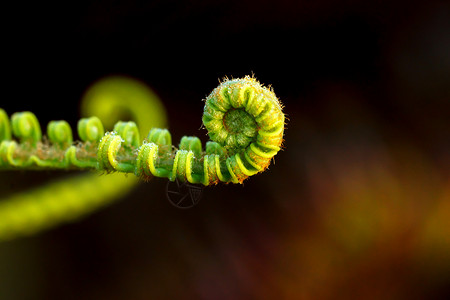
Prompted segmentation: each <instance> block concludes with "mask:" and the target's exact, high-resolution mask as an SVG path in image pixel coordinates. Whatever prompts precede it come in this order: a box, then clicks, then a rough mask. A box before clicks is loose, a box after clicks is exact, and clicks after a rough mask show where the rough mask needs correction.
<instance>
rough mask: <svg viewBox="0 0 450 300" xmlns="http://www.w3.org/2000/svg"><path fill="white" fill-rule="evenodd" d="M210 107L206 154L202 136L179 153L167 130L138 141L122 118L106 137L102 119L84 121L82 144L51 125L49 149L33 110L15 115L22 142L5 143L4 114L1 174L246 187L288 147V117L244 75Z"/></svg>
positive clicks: (65, 128) (212, 98)
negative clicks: (114, 176)
mask: <svg viewBox="0 0 450 300" xmlns="http://www.w3.org/2000/svg"><path fill="white" fill-rule="evenodd" d="M205 102H206V103H205V109H204V114H203V123H204V126H205V127H206V129H208V131H209V136H210V138H211V140H212V141H210V142H207V144H206V148H205V150H203V147H202V145H201V142H200V139H199V138H197V137H188V136H185V137H183V138H182V139H181V141H180V144H179V147H178V149H176V148H174V147H173V146H172V138H171V135H170V133H169V131H168V130H167V129H159V128H153V129H152V130H150V132H149V134H148V135H147V137H146V139H145V140H144V142H143V143H141V139H140V133H139V129H138V127H137V125H136V123H134V122H132V121H130V122H121V121H120V122H118V123H116V125H115V126H114V130H113V131H110V132H106V134H104V131H103V125H102V123H101V121H100V120H99V119H98V118H97V117H91V118H86V119H81V120H80V121H79V123H78V134H79V136H80V138H81V140H82V142H81V143H80V144H78V145H73V144H72V139H73V138H72V132H71V129H70V126H69V125H68V124H67V123H66V122H65V121H52V122H50V123H49V125H48V127H47V135H48V138H49V141H50V145H48V144H45V143H42V142H41V137H42V135H41V129H40V127H39V123H38V121H37V119H36V117H35V116H34V115H33V114H32V113H31V112H22V113H16V114H13V115H12V117H11V125H12V126H11V128H12V133H13V135H14V136H15V137H16V138H17V139H18V140H19V143H17V142H16V141H13V140H8V139H7V138H9V137H10V136H11V134H10V132H9V128H8V125H7V124H8V122H7V121H5V120H4V117H3V120H2V121H1V122H2V124H5V125H4V126H3V129H2V132H4V133H3V135H4V136H5V138H4V140H3V141H2V143H1V145H0V169H95V170H98V171H108V172H122V173H133V174H135V175H136V176H138V177H144V178H148V177H151V176H156V177H166V178H168V179H169V180H172V181H173V180H175V179H179V180H181V181H188V182H190V183H201V184H204V185H211V184H214V183H217V182H219V181H222V182H233V183H241V182H242V181H243V180H244V179H246V178H247V177H249V176H252V175H254V174H256V173H259V172H262V171H264V170H265V169H266V168H267V166H268V165H269V164H270V160H271V159H272V158H273V157H274V156H275V155H276V154H277V152H278V151H279V150H280V147H281V144H282V142H283V132H284V122H285V119H284V114H283V112H282V107H281V105H280V103H279V101H278V99H277V98H276V96H275V94H274V93H273V91H271V90H270V89H267V88H265V87H263V86H262V85H260V84H259V83H258V82H257V81H256V80H255V79H254V78H251V77H245V78H243V79H233V80H227V81H225V82H223V83H222V84H220V85H219V86H218V87H217V88H216V89H215V90H214V91H213V92H212V93H211V94H210V95H209V96H208V97H207V99H206V101H205ZM5 115H6V114H5V113H4V112H2V113H1V114H0V116H5Z"/></svg>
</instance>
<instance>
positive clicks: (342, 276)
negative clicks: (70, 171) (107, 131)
mask: <svg viewBox="0 0 450 300" xmlns="http://www.w3.org/2000/svg"><path fill="white" fill-rule="evenodd" d="M2 15H3V16H2V21H1V24H2V26H1V32H2V34H1V40H2V43H1V44H2V46H1V48H2V50H3V51H2V52H3V55H2V68H1V69H2V73H3V80H2V84H1V86H2V91H3V95H2V97H1V100H0V101H1V105H0V106H1V107H3V108H4V109H5V110H6V111H7V112H8V113H9V114H11V113H13V112H16V111H23V110H30V111H33V112H35V113H36V114H37V115H38V117H39V118H40V120H41V123H43V124H45V123H46V122H48V121H49V120H51V119H66V120H68V121H69V122H70V123H71V124H72V125H73V127H75V124H76V121H77V120H78V118H79V117H80V116H79V100H80V98H81V97H82V95H83V92H84V91H85V90H86V89H87V88H88V87H89V85H90V84H92V83H93V82H94V81H95V80H97V79H100V78H102V77H104V76H107V75H126V76H130V77H133V78H137V79H140V80H141V81H143V82H145V83H146V84H148V85H149V86H150V87H151V88H152V89H153V90H154V91H155V92H156V93H157V94H158V95H159V96H160V97H161V99H162V101H163V103H164V105H165V106H166V108H167V112H168V116H169V124H170V130H171V133H172V136H173V140H174V141H175V142H176V141H178V140H179V139H180V138H181V137H182V136H183V135H197V136H199V137H200V138H201V139H202V140H203V141H206V140H207V137H206V135H205V132H204V131H201V130H199V127H200V126H201V114H202V109H203V102H202V101H201V100H202V99H204V98H205V97H206V96H207V95H208V94H209V93H210V92H211V91H212V90H213V88H214V87H215V86H217V84H218V82H219V79H222V78H223V77H225V76H228V77H235V78H236V77H241V76H244V75H250V74H254V75H255V77H256V78H258V79H259V80H260V81H261V82H262V83H264V84H266V85H271V86H272V87H273V89H274V91H275V93H276V94H277V96H278V97H279V98H280V100H281V101H282V102H283V103H284V105H285V109H284V110H285V113H286V114H287V116H288V118H289V122H288V123H287V129H286V131H285V149H284V151H282V152H280V153H279V154H278V155H277V156H276V158H275V163H274V164H272V165H271V167H270V169H269V170H268V171H266V172H265V173H263V174H260V175H258V176H255V177H253V178H251V179H249V180H248V181H245V183H244V185H243V186H241V185H219V186H216V187H210V188H207V189H205V190H204V195H203V199H202V201H201V202H200V204H199V205H198V206H197V207H195V208H193V209H191V210H188V211H183V210H177V209H176V208H174V207H172V206H171V205H170V204H169V203H168V202H167V200H166V199H165V185H166V182H167V181H166V180H163V179H155V180H152V181H150V182H148V183H142V184H140V185H139V186H138V187H137V188H136V189H135V190H134V191H133V192H132V193H131V194H129V195H128V196H127V197H125V198H123V199H121V201H119V202H117V203H115V204H113V205H111V206H110V207H108V208H105V209H103V210H101V211H98V212H96V213H94V214H92V215H90V216H88V217H86V218H85V219H83V220H81V221H79V222H77V223H73V224H68V225H63V226H61V227H58V228H56V229H52V230H49V231H46V232H44V233H41V234H39V235H36V236H32V237H28V238H23V239H19V240H14V241H11V242H8V243H3V244H1V245H0V276H1V278H0V296H1V299H175V298H177V299H349V298H351V299H424V298H428V299H430V298H432V299H434V298H442V299H444V298H446V297H449V296H450V154H449V153H450V126H449V120H450V110H449V109H450V6H449V5H448V3H445V2H444V1H442V2H439V1H410V2H408V3H407V2H404V1H398V2H396V1H384V0H381V1H329V0H319V1H289V0H279V1H245V0H241V1H230V0H229V1H147V2H145V3H141V2H137V1H130V0H128V1H84V2H83V1H69V2H67V1H65V2H61V3H59V4H57V5H50V4H45V3H41V2H38V3H35V4H32V5H25V4H17V5H12V4H9V5H7V6H5V7H4V8H3V14H2ZM14 176H16V178H17V180H18V181H20V180H22V179H23V178H26V179H27V180H28V181H30V178H31V181H34V180H35V182H38V183H39V184H44V182H45V181H47V180H48V181H51V180H52V179H54V178H57V177H60V176H64V175H63V174H61V173H56V174H55V173H47V172H44V173H42V174H36V173H33V174H31V175H30V174H23V173H20V174H16V175H14ZM25 188H26V187H24V186H21V185H20V183H17V184H16V185H14V186H13V187H12V189H13V190H14V189H16V190H21V189H25Z"/></svg>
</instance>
